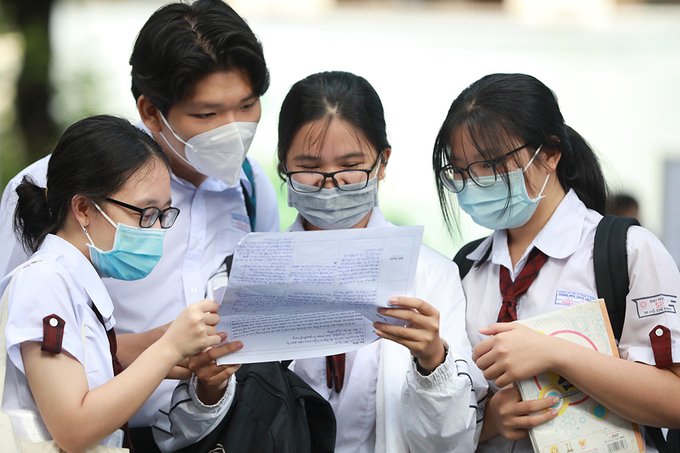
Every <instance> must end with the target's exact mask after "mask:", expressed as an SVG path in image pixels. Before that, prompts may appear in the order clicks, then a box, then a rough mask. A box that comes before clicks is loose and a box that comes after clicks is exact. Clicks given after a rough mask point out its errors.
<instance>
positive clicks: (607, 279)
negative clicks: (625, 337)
mask: <svg viewBox="0 0 680 453" xmlns="http://www.w3.org/2000/svg"><path fill="white" fill-rule="evenodd" d="M633 225H640V222H638V221H637V220H636V219H634V218H632V217H619V216H615V215H609V214H608V215H606V216H604V217H603V218H602V220H601V221H600V223H599V224H598V225H597V229H596V231H595V246H594V248H593V266H594V268H595V286H596V288H597V295H598V296H599V297H601V298H603V299H604V302H605V304H606V305H607V312H608V313H609V320H610V321H611V324H612V330H613V331H614V338H616V341H617V342H618V341H619V340H620V339H621V332H623V323H624V321H625V318H626V295H627V294H628V285H629V283H630V280H629V278H628V252H627V251H626V240H627V236H628V228H630V227H631V226H633Z"/></svg>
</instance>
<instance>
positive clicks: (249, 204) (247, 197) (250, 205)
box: [241, 158, 257, 231]
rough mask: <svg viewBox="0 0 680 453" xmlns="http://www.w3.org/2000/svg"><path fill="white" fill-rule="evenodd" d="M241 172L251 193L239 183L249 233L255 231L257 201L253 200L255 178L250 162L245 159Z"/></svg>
mask: <svg viewBox="0 0 680 453" xmlns="http://www.w3.org/2000/svg"><path fill="white" fill-rule="evenodd" d="M242 168H243V172H244V173H245V174H246V178H248V182H250V187H252V190H251V191H248V190H246V186H245V184H243V182H241V189H243V199H244V201H245V204H246V212H247V213H248V218H249V219H250V231H255V218H256V214H257V200H256V199H255V176H254V175H253V167H252V165H250V161H248V158H246V159H245V160H244V161H243V167H242Z"/></svg>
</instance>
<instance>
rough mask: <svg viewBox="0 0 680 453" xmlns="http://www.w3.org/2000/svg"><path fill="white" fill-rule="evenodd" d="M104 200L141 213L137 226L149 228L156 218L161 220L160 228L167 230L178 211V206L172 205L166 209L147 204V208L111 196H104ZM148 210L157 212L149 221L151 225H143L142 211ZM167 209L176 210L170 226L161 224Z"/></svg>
mask: <svg viewBox="0 0 680 453" xmlns="http://www.w3.org/2000/svg"><path fill="white" fill-rule="evenodd" d="M104 200H106V201H108V202H110V203H113V204H117V205H118V206H122V207H124V208H128V209H130V210H132V211H135V212H138V213H140V214H141V216H140V217H139V227H140V228H151V227H152V226H153V225H154V224H155V223H156V220H160V221H161V228H163V229H164V230H167V229H168V228H171V227H172V225H174V224H175V221H176V220H177V217H179V213H180V210H179V208H175V207H173V206H171V207H169V208H166V209H161V208H157V207H156V206H149V207H148V208H138V207H137V206H133V205H131V204H127V203H123V202H122V201H118V200H114V199H113V198H108V197H107V198H104ZM148 210H155V212H156V213H157V214H156V218H155V219H154V221H153V222H152V223H151V225H149V226H144V225H142V219H143V218H144V213H145V212H146V211H148ZM169 211H176V212H177V215H176V216H175V220H173V222H172V224H171V225H170V226H167V227H166V226H163V216H164V215H165V213H166V212H169Z"/></svg>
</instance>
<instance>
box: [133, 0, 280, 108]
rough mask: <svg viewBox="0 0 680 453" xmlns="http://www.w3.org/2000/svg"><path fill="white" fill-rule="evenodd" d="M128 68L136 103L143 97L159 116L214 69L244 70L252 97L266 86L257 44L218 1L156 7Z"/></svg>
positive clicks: (191, 90)
mask: <svg viewBox="0 0 680 453" xmlns="http://www.w3.org/2000/svg"><path fill="white" fill-rule="evenodd" d="M130 65H131V66H132V94H133V95H134V97H135V99H139V96H141V95H144V96H145V97H146V98H148V99H149V100H150V101H151V103H152V104H153V105H154V106H155V107H156V108H158V109H159V110H160V111H161V112H162V113H163V114H164V115H167V113H168V110H169V109H170V107H172V106H173V105H175V104H176V103H178V102H180V101H182V100H183V99H185V98H186V97H187V96H190V95H191V94H192V92H193V90H194V88H195V87H196V84H197V83H198V82H200V81H201V80H202V79H204V78H205V77H207V76H209V75H210V74H213V73H215V72H217V71H233V70H237V71H243V73H245V75H247V77H248V80H249V82H250V85H251V87H252V89H253V94H255V95H256V96H262V95H263V94H264V93H265V92H266V91H267V88H269V71H268V70H267V65H266V63H265V61H264V53H263V51H262V45H261V44H260V42H259V41H258V39H257V37H256V36H255V34H254V33H253V31H252V30H251V29H250V27H249V26H248V24H247V23H246V22H245V21H244V20H243V18H241V16H239V15H238V14H237V13H236V11H234V10H233V9H232V8H231V7H230V6H229V5H227V4H226V3H224V2H223V1H222V0H198V1H196V2H194V3H192V4H191V5H189V4H186V3H171V4H169V5H166V6H163V7H161V8H160V9H158V10H157V11H156V12H155V13H153V14H152V15H151V17H150V18H149V20H147V21H146V24H144V26H143V27H142V29H141V31H140V32H139V35H138V36H137V40H136V41H135V45H134V48H133V50H132V56H131V57H130Z"/></svg>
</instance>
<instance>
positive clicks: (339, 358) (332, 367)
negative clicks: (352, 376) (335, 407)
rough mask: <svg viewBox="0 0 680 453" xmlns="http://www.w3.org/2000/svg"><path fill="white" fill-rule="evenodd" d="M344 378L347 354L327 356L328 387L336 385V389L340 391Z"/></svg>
mask: <svg viewBox="0 0 680 453" xmlns="http://www.w3.org/2000/svg"><path fill="white" fill-rule="evenodd" d="M344 380H345V354H336V355H329V356H326V385H328V388H329V389H331V388H333V387H335V391H336V392H340V390H342V384H343V381H344Z"/></svg>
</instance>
